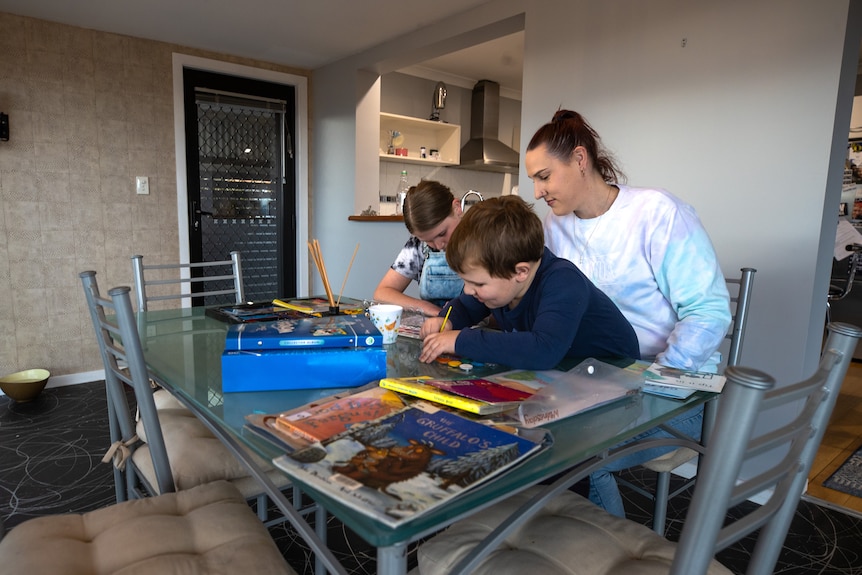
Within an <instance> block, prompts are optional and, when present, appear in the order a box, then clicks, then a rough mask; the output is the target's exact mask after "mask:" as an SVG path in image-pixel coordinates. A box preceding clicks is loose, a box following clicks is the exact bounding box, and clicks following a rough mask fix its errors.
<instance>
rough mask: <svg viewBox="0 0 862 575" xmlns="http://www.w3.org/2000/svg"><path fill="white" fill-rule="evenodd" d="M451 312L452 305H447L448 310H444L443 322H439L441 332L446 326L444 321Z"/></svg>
mask: <svg viewBox="0 0 862 575" xmlns="http://www.w3.org/2000/svg"><path fill="white" fill-rule="evenodd" d="M450 313H452V306H451V305H450V306H449V311H447V312H446V317H444V318H443V323H441V324H440V333H443V328H445V327H446V321H447V320H448V319H449V314H450Z"/></svg>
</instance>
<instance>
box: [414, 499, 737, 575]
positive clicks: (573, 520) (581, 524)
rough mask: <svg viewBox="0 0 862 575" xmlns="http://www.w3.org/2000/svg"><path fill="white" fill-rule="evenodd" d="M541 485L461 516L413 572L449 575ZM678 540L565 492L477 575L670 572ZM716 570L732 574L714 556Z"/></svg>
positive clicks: (424, 551)
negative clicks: (465, 517)
mask: <svg viewBox="0 0 862 575" xmlns="http://www.w3.org/2000/svg"><path fill="white" fill-rule="evenodd" d="M538 489H540V487H534V488H531V489H528V490H527V491H526V492H523V493H519V494H517V495H514V496H512V497H510V498H509V499H507V500H505V501H502V502H500V503H498V504H497V505H495V506H493V507H491V508H489V509H486V510H484V511H481V512H479V513H477V514H475V515H473V516H471V517H468V518H467V519H464V520H462V521H459V522H457V523H455V524H454V525H452V526H451V527H450V528H449V529H447V530H445V531H443V532H442V533H440V534H438V535H436V536H434V537H432V538H431V539H430V540H429V541H427V542H425V543H423V544H422V545H421V546H420V547H419V553H418V558H419V566H418V568H417V569H415V570H413V571H412V572H411V574H417V575H418V574H419V573H421V575H436V574H440V575H448V574H449V573H451V572H452V567H453V566H454V565H455V564H456V563H457V562H458V561H459V560H460V559H461V558H463V557H464V556H465V555H466V554H467V553H468V552H469V551H470V550H471V549H472V548H473V547H474V546H475V545H476V544H477V543H478V542H479V541H481V540H482V539H483V538H485V536H486V535H488V534H489V533H490V532H491V531H492V530H493V529H494V528H495V527H496V526H497V525H498V524H499V523H500V522H502V521H503V520H504V519H506V518H507V517H508V516H509V515H510V514H511V513H513V512H514V511H515V510H516V509H517V508H518V507H519V506H521V505H522V504H524V503H525V502H526V501H527V499H529V497H530V496H531V495H532V494H534V493H535V492H536V491H537V490H538ZM675 548H676V546H675V544H674V543H671V542H670V541H668V540H667V539H664V538H663V537H660V536H659V535H657V534H656V533H655V532H653V531H652V530H651V529H649V528H647V527H644V526H643V525H640V524H637V523H635V522H633V521H629V520H627V519H621V518H619V517H615V516H613V515H610V514H608V513H606V512H605V511H604V510H602V509H600V508H599V507H597V506H595V505H593V504H592V503H590V502H589V501H588V500H586V499H584V498H583V497H581V496H579V495H576V494H574V493H572V492H570V491H566V492H564V493H562V494H561V495H559V496H558V497H556V498H555V499H553V500H552V501H551V502H549V503H548V505H547V506H545V508H544V509H543V510H542V511H540V512H539V513H537V514H536V515H535V516H534V517H533V518H532V519H531V520H530V521H528V522H527V523H526V524H525V525H523V526H522V527H521V528H520V529H518V530H517V531H515V532H514V533H513V534H512V535H510V536H509V538H508V539H507V540H506V542H505V543H503V544H502V545H501V546H500V547H499V548H498V549H496V550H495V551H494V552H493V553H492V554H491V556H490V557H488V559H486V560H485V562H484V563H483V564H482V565H481V566H480V567H479V568H478V569H477V570H476V571H475V572H474V573H475V574H476V575H483V574H484V575H510V574H511V575H524V574H529V573H537V574H538V573H541V574H542V575H605V574H615V575H653V574H655V575H658V574H662V575H666V574H667V572H668V570H669V569H670V564H671V562H672V561H673V555H674V550H675ZM709 574H710V575H730V574H731V572H730V571H729V570H727V569H726V568H724V567H723V566H722V565H721V564H720V563H718V562H717V561H713V562H712V565H711V567H710V570H709Z"/></svg>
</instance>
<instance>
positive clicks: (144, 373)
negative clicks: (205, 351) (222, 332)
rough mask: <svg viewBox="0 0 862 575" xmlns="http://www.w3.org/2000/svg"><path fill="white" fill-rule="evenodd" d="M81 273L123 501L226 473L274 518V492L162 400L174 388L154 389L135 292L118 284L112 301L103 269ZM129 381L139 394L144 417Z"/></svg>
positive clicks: (274, 475) (278, 479) (277, 476)
mask: <svg viewBox="0 0 862 575" xmlns="http://www.w3.org/2000/svg"><path fill="white" fill-rule="evenodd" d="M79 276H80V278H81V282H82V285H83V288H84V293H85V295H86V298H87V304H88V307H89V310H90V317H91V319H92V322H93V327H94V329H95V331H96V338H97V340H98V342H99V351H100V353H101V356H102V362H103V364H104V367H105V386H106V391H107V399H108V419H109V431H110V438H111V442H112V446H111V450H110V451H109V455H108V456H106V459H108V460H112V461H113V463H114V479H115V489H116V496H117V501H125V500H127V499H136V498H141V497H146V496H151V495H158V494H161V493H170V492H173V491H177V490H183V489H188V488H191V487H194V486H197V485H199V484H202V483H206V482H210V481H214V480H217V479H224V480H228V481H230V482H231V483H233V484H235V486H236V487H237V488H238V489H239V490H240V492H241V493H242V494H243V495H244V496H245V497H246V498H249V499H256V500H257V503H258V512H259V515H260V517H261V519H266V507H267V505H266V503H267V497H266V496H265V494H263V492H262V489H261V487H260V485H258V483H257V481H256V480H255V479H254V478H253V477H251V476H250V475H249V472H248V470H247V469H246V468H245V467H244V466H243V465H242V463H240V462H239V461H238V460H237V458H236V457H234V456H233V455H232V454H231V453H230V452H229V451H228V449H227V448H226V447H225V446H224V445H223V444H222V443H221V441H219V440H218V438H216V437H215V436H214V435H213V434H212V433H211V432H210V431H209V430H208V429H207V428H206V426H204V424H203V423H202V422H200V421H199V420H198V419H197V418H196V417H195V416H194V414H192V413H191V412H190V411H189V410H188V409H186V408H184V407H182V406H180V405H177V403H176V402H175V401H165V400H160V399H159V394H167V395H169V394H168V392H167V391H164V390H159V391H154V389H153V386H152V384H151V381H150V377H149V372H148V370H147V366H146V363H145V361H144V355H143V347H142V343H141V338H140V334H139V332H138V328H137V322H136V321H135V315H134V312H133V311H132V305H131V297H130V295H129V292H130V291H131V290H130V289H129V288H128V287H125V286H124V287H118V288H114V289H112V290H110V291H109V295H110V299H108V298H105V297H102V295H101V294H100V292H99V287H98V283H97V282H96V272H93V271H85V272H81V273H80V274H79ZM106 312H107V313H106ZM124 384H126V385H128V386H130V387H131V389H132V391H133V392H134V399H135V401H134V402H133V403H135V404H136V406H137V412H138V414H139V417H138V418H136V415H135V406H134V405H130V402H129V399H128V397H127V394H126V388H125V385H124ZM159 405H160V406H161V407H157V406H159ZM136 420H137V421H136ZM257 462H258V463H259V466H260V467H261V468H263V469H268V470H269V472H268V476H269V477H270V479H271V480H272V481H273V482H274V483H275V484H276V485H277V486H279V487H285V488H286V487H288V486H289V481H288V480H287V478H286V477H285V476H284V474H282V473H281V472H279V471H278V470H276V469H275V468H273V467H272V466H271V465H269V463H267V462H264V461H263V460H262V459H260V458H257Z"/></svg>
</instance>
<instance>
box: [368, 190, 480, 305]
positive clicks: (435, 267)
mask: <svg viewBox="0 0 862 575" xmlns="http://www.w3.org/2000/svg"><path fill="white" fill-rule="evenodd" d="M403 211H404V225H405V226H407V231H409V232H410V233H411V234H412V235H411V236H410V239H408V240H407V243H406V244H404V247H403V248H401V252H399V254H398V257H396V258H395V263H393V264H392V266H390V268H389V270H388V271H387V272H386V275H384V276H383V279H382V280H380V283H379V284H378V285H377V288H376V289H375V290H374V299H375V300H377V301H382V302H387V303H394V304H398V305H400V306H403V307H404V308H405V309H409V308H412V309H418V310H421V311H422V313H423V314H424V315H426V316H435V315H437V313H438V312H439V311H440V309H441V307H442V306H443V305H444V304H445V303H446V302H447V301H448V300H450V299H451V298H453V297H456V296H457V295H458V294H460V293H461V290H462V289H463V287H464V282H463V281H462V280H461V278H459V277H458V275H457V274H456V273H455V272H453V271H452V270H451V269H449V266H448V265H447V264H446V254H445V252H444V250H445V249H446V244H447V243H448V242H449V236H451V235H452V232H453V231H454V230H455V227H456V226H457V225H458V222H460V221H461V204H460V203H459V202H458V201H457V200H456V199H455V196H454V195H453V194H452V192H451V190H449V188H448V187H446V186H444V185H443V184H441V183H440V182H435V181H433V180H422V181H421V182H419V184H417V185H415V186H413V187H411V188H410V190H409V191H408V192H407V196H406V197H405V198H404V210H403ZM414 280H415V281H416V282H418V283H419V299H417V298H415V297H411V296H408V295H406V294H405V293H404V290H406V289H407V286H409V285H410V282H412V281H414Z"/></svg>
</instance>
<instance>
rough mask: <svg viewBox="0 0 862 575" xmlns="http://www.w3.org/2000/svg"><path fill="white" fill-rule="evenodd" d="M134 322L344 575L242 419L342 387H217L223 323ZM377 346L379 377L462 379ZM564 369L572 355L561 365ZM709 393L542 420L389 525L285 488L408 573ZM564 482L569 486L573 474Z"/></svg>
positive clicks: (198, 408) (390, 567) (195, 407)
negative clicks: (448, 537)
mask: <svg viewBox="0 0 862 575" xmlns="http://www.w3.org/2000/svg"><path fill="white" fill-rule="evenodd" d="M137 319H138V328H139V333H140V335H141V340H142V344H143V348H144V356H145V360H146V363H147V366H148V368H149V370H150V374H151V377H152V378H153V380H154V381H155V382H156V383H157V384H158V385H160V386H162V387H163V388H165V389H166V390H168V391H169V392H170V393H171V394H173V395H174V396H175V397H177V399H179V400H180V401H181V402H182V403H183V404H185V405H186V406H187V407H188V408H189V409H190V410H191V411H192V412H193V413H194V414H195V415H196V416H197V417H198V418H200V419H201V421H203V422H204V424H206V425H207V427H208V428H209V429H210V430H211V431H212V432H213V433H214V434H215V435H216V436H217V437H218V438H219V439H220V440H221V441H222V442H223V443H224V444H225V445H226V446H227V447H228V449H230V450H231V451H232V452H233V453H234V454H235V455H236V456H237V457H238V458H240V460H241V461H242V462H243V463H244V464H245V466H246V467H247V468H248V469H249V471H250V473H251V474H252V475H253V476H254V477H255V478H257V479H258V481H259V482H260V483H261V485H262V486H263V488H264V489H265V490H266V492H267V494H268V495H269V497H270V498H271V499H272V501H273V502H274V503H275V505H276V506H277V507H278V508H279V509H280V510H281V511H282V512H283V513H285V514H286V516H287V517H288V518H289V520H290V521H291V523H292V524H293V525H294V527H295V528H296V529H297V530H298V531H299V533H300V535H301V536H302V537H303V539H305V540H306V542H307V543H308V544H309V545H310V546H311V548H312V550H313V551H314V552H315V559H316V571H317V572H318V573H322V572H330V573H345V572H346V571H345V570H344V567H343V566H342V565H340V564H339V563H338V562H337V560H336V559H335V558H334V556H333V554H332V553H331V550H329V549H328V548H326V538H325V530H323V529H320V528H319V527H320V523H321V514H320V513H317V514H316V515H314V517H315V518H316V519H315V520H314V522H313V523H314V524H315V525H317V526H318V528H317V529H315V528H314V527H313V526H312V523H311V522H309V519H308V517H309V516H308V515H307V514H303V513H299V512H298V507H299V499H298V498H297V497H296V496H289V495H288V494H286V492H283V491H281V490H280V489H278V488H277V487H276V486H275V485H274V484H273V483H272V482H271V481H270V480H269V479H268V478H267V476H266V473H265V471H264V470H262V469H261V468H260V466H259V465H257V464H256V463H255V461H254V460H253V458H251V457H249V452H252V453H254V454H256V455H258V456H260V457H261V458H263V459H264V460H265V461H272V460H273V459H275V458H277V457H279V456H281V455H283V454H284V448H283V447H280V446H279V445H278V444H276V443H274V442H271V441H267V440H266V439H264V438H263V437H261V436H260V435H259V434H257V433H254V432H252V431H251V430H250V429H249V427H248V426H247V425H246V416H247V415H249V414H254V413H279V412H282V411H286V410H289V409H293V408H296V407H298V406H301V405H304V404H306V403H309V402H311V401H315V400H318V399H321V398H324V397H327V396H329V395H332V394H335V393H343V392H345V391H347V388H328V389H284V390H280V391H255V392H230V393H223V392H222V387H221V355H222V352H223V351H224V349H225V337H226V334H227V330H228V325H229V324H228V323H226V322H224V321H220V320H219V319H216V318H215V317H211V315H208V314H207V313H206V308H203V307H186V308H180V309H170V310H150V311H146V312H138V314H137ZM384 347H385V348H386V361H387V366H386V372H387V373H386V375H387V377H415V376H421V375H427V376H431V377H435V378H448V379H453V378H457V377H464V374H465V372H464V371H463V370H462V369H461V368H460V365H459V364H458V362H457V361H452V362H451V364H450V362H445V363H444V362H437V361H434V362H431V363H422V362H420V361H419V359H418V357H419V352H420V349H421V341H420V340H418V339H416V338H413V337H404V336H400V337H398V338H397V339H396V341H395V343H392V344H387V345H385V346H384ZM470 363H471V365H472V366H473V367H472V370H471V371H470V372H469V373H470V375H471V376H473V377H481V376H483V375H490V374H493V373H498V372H501V371H505V370H508V369H509V367H508V366H504V365H496V364H487V363H486V364H482V363H480V362H470ZM570 365H572V362H571V361H570V362H569V365H567V366H561V367H569V366H570ZM289 382H290V374H288V373H286V374H285V387H290V383H289ZM369 383H371V382H369ZM715 396H716V394H713V393H708V392H697V393H695V394H693V395H691V396H690V397H688V398H686V399H683V400H680V399H670V398H665V397H660V396H656V395H651V394H646V393H640V392H639V393H635V394H632V395H629V396H626V397H624V398H622V399H619V400H617V401H614V402H612V403H609V404H607V405H602V406H599V407H597V408H594V409H591V410H588V411H584V412H581V413H578V414H575V415H573V416H570V417H566V418H563V419H560V420H557V421H552V422H550V423H547V424H546V425H544V426H543V427H545V428H546V429H547V431H548V432H549V434H550V436H551V437H552V438H553V441H552V442H550V445H548V446H547V447H546V448H545V449H543V450H542V451H540V452H539V453H538V454H537V455H535V456H533V457H531V458H529V459H528V460H527V461H525V462H523V463H522V464H520V465H518V466H516V467H514V468H512V469H510V470H507V471H506V472H505V473H503V474H501V475H499V476H497V477H495V478H494V479H493V480H490V481H488V482H485V483H482V484H480V485H478V486H476V487H475V488H473V489H470V490H467V491H464V492H462V493H461V494H459V495H458V496H457V497H455V498H453V499H452V500H451V501H448V502H446V503H445V504H444V505H441V506H438V507H435V508H433V509H431V510H429V511H428V512H426V513H422V514H420V515H418V516H417V517H415V518H413V519H411V520H410V521H408V522H406V523H404V524H401V525H399V526H398V527H397V528H392V527H390V526H387V525H385V524H383V523H381V522H380V521H378V520H375V519H373V518H371V517H369V516H368V515H365V514H363V513H360V512H357V511H356V510H355V509H353V508H351V507H350V506H348V505H346V504H345V503H343V501H341V500H339V498H338V497H337V496H334V495H333V494H332V493H328V492H324V491H321V490H318V489H315V488H314V487H313V486H311V485H307V484H304V483H303V482H302V481H301V480H299V479H296V478H293V484H294V485H295V486H296V487H298V488H299V490H300V492H301V493H303V494H305V495H307V496H308V497H310V498H311V499H312V500H313V501H314V502H315V503H316V505H317V506H319V507H318V509H319V510H324V511H325V513H328V514H330V515H332V516H334V517H336V518H337V519H338V520H340V521H341V522H342V523H343V524H344V525H346V526H347V527H349V528H350V529H351V530H352V531H353V532H355V533H356V534H358V535H359V536H360V537H361V538H362V539H364V540H365V541H366V542H367V543H368V544H369V545H371V546H373V547H375V548H376V550H377V551H376V558H377V561H376V570H377V573H378V574H381V575H403V574H404V573H406V571H407V551H408V546H409V545H410V544H411V543H413V542H415V541H417V540H420V539H422V538H425V537H428V536H430V535H432V534H434V533H435V532H438V531H440V530H442V529H444V528H445V527H447V526H448V525H451V524H452V523H453V522H455V521H458V520H459V519H461V518H463V517H466V516H468V515H470V514H472V513H475V512H476V511H478V510H480V509H483V508H486V507H488V506H491V505H493V504H494V503H495V502H498V501H501V500H503V499H505V498H506V497H508V496H510V495H512V494H514V493H517V492H520V491H522V490H524V489H527V488H528V487H530V486H533V485H536V484H539V483H548V482H553V481H554V480H555V478H557V477H559V476H560V475H561V474H564V473H566V472H571V470H572V469H573V468H575V469H580V470H581V471H580V473H579V475H580V476H585V475H586V474H588V473H589V471H590V469H592V468H593V467H595V466H596V465H598V464H600V462H601V460H602V458H603V457H606V456H607V454H608V453H611V452H612V448H614V447H615V446H617V445H619V444H620V443H621V442H624V441H626V440H629V439H631V438H633V437H635V436H637V435H638V434H640V433H641V432H643V431H646V430H648V429H651V428H653V427H655V426H657V425H659V424H661V423H664V422H666V421H668V420H669V419H671V418H673V417H675V416H676V415H679V414H681V413H684V412H686V411H688V410H691V409H693V408H695V407H697V406H699V405H701V404H704V403H706V402H709V401H710V400H711V399H713V398H714V397H715ZM585 462H594V463H595V465H593V467H590V466H589V465H585ZM569 479H570V480H571V481H572V482H573V481H575V480H577V479H578V477H570V478H569Z"/></svg>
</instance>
